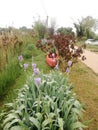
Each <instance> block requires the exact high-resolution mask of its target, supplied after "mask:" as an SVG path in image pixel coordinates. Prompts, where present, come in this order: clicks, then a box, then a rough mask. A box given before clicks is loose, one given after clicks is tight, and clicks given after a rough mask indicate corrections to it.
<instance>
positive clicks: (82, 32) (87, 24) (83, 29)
mask: <svg viewBox="0 0 98 130" xmlns="http://www.w3.org/2000/svg"><path fill="white" fill-rule="evenodd" d="M97 26H98V23H97V21H96V19H94V18H92V17H91V16H87V17H85V18H82V19H81V20H78V23H74V27H75V28H76V33H77V37H83V36H86V37H87V38H92V37H93V38H94V36H95V34H94V32H92V28H93V29H95V30H96V28H97Z"/></svg>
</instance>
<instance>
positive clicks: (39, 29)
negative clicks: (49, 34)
mask: <svg viewBox="0 0 98 130" xmlns="http://www.w3.org/2000/svg"><path fill="white" fill-rule="evenodd" d="M33 26H34V30H35V32H36V33H37V34H38V37H39V38H40V39H42V38H44V36H45V34H46V26H45V23H44V22H43V21H41V20H40V19H39V20H37V21H35V23H34V25H33Z"/></svg>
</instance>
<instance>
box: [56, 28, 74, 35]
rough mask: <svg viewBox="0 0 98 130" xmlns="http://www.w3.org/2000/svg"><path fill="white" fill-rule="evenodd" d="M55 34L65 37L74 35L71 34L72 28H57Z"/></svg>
mask: <svg viewBox="0 0 98 130" xmlns="http://www.w3.org/2000/svg"><path fill="white" fill-rule="evenodd" d="M57 32H58V33H63V34H65V35H69V34H74V32H72V28H70V27H68V28H65V27H61V28H58V29H57Z"/></svg>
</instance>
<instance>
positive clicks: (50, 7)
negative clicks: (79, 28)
mask: <svg viewBox="0 0 98 130" xmlns="http://www.w3.org/2000/svg"><path fill="white" fill-rule="evenodd" d="M97 1H98V0H0V27H8V26H14V27H21V26H27V27H31V26H32V24H33V21H34V18H36V19H37V18H38V16H40V18H41V19H46V16H47V15H48V16H49V20H50V19H51V18H55V20H56V24H57V26H58V27H60V26H65V27H69V26H72V25H73V22H74V21H77V19H81V17H86V16H92V17H93V18H98V4H97V3H98V2H97Z"/></svg>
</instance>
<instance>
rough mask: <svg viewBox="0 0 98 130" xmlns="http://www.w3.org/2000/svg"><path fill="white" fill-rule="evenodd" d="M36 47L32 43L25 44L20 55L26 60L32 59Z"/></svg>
mask: <svg viewBox="0 0 98 130" xmlns="http://www.w3.org/2000/svg"><path fill="white" fill-rule="evenodd" d="M35 50H36V46H35V45H34V44H32V43H30V44H27V46H26V47H25V49H24V51H23V52H22V55H23V57H24V58H26V59H28V58H31V57H32V54H33V51H34V52H35Z"/></svg>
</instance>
